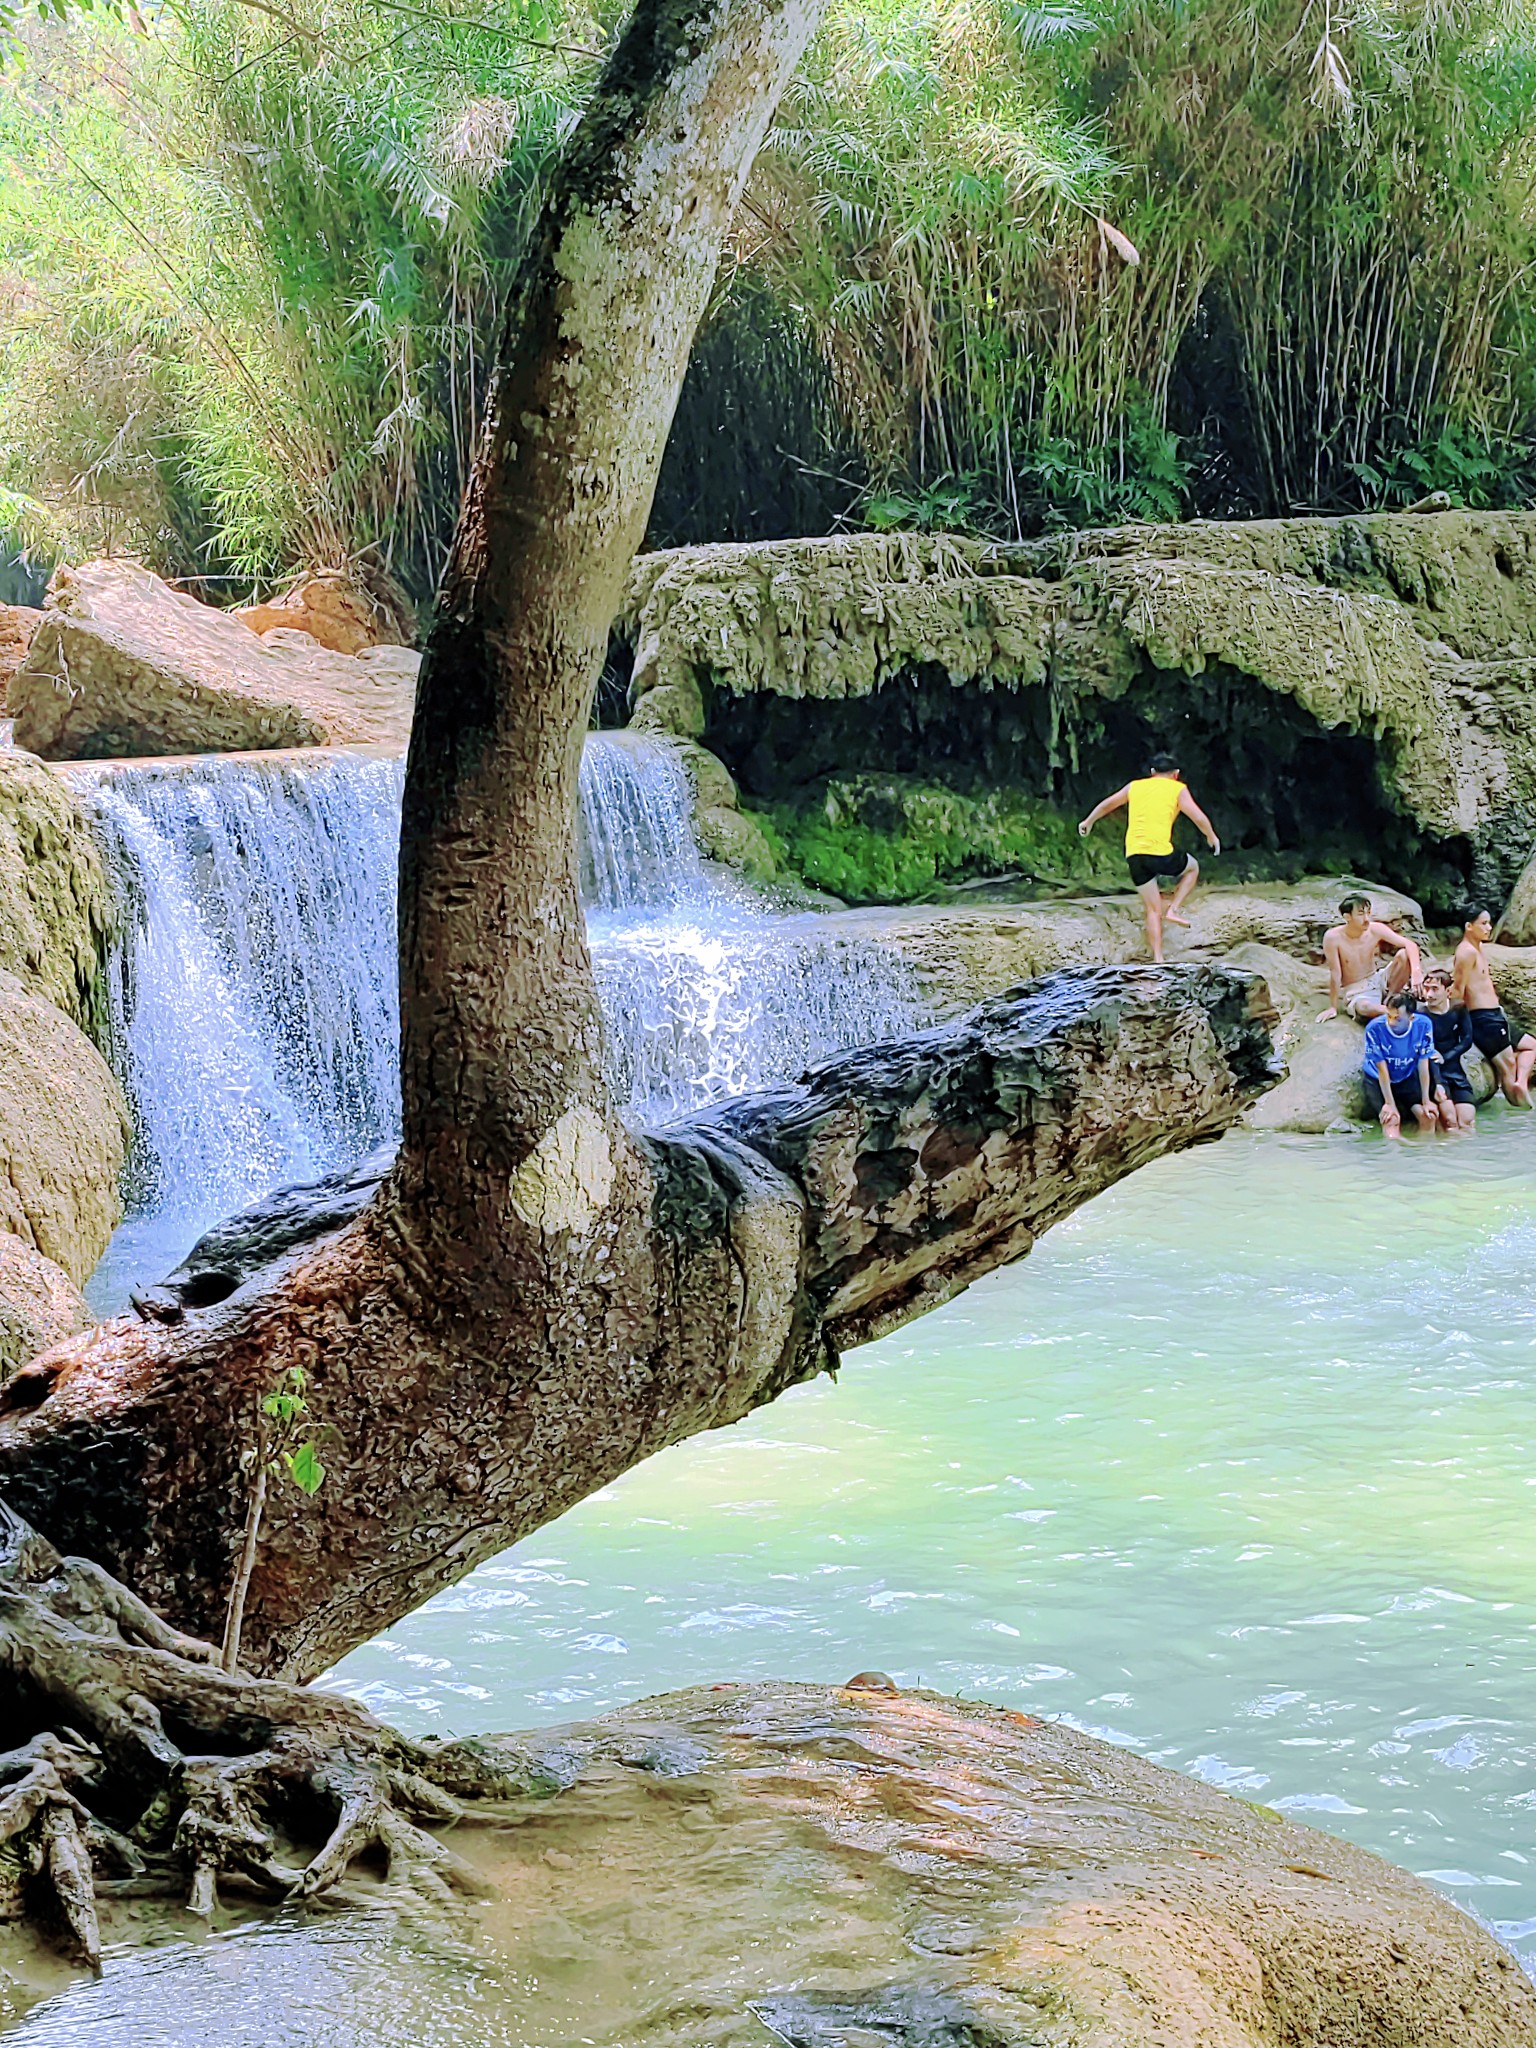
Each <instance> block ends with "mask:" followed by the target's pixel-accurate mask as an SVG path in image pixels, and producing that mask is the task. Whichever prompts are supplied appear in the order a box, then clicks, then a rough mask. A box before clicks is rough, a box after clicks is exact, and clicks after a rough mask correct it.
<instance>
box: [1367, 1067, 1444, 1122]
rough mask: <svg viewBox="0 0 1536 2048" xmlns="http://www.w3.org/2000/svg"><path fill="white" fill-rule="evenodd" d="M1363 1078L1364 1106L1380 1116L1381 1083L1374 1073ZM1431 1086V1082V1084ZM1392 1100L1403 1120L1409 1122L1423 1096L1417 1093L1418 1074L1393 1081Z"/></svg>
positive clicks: (1372, 1113)
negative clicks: (1404, 1079) (1403, 1079)
mask: <svg viewBox="0 0 1536 2048" xmlns="http://www.w3.org/2000/svg"><path fill="white" fill-rule="evenodd" d="M1364 1080H1365V1106H1366V1108H1367V1109H1368V1110H1369V1111H1370V1113H1371V1115H1372V1116H1380V1115H1381V1110H1382V1096H1381V1083H1380V1082H1379V1081H1378V1080H1377V1078H1376V1076H1375V1075H1374V1074H1366V1075H1365V1076H1364ZM1431 1087H1433V1084H1431ZM1392 1100H1393V1101H1394V1102H1395V1103H1396V1104H1397V1107H1398V1110H1399V1112H1400V1113H1401V1115H1402V1116H1403V1118H1404V1120H1405V1121H1408V1122H1411V1121H1412V1118H1413V1112H1414V1111H1415V1110H1416V1109H1417V1108H1418V1107H1419V1105H1420V1104H1421V1103H1422V1102H1423V1100H1424V1097H1423V1096H1422V1095H1421V1094H1420V1093H1419V1077H1418V1075H1417V1074H1414V1075H1412V1076H1411V1077H1410V1078H1409V1079H1408V1080H1406V1081H1394V1082H1393V1083H1392Z"/></svg>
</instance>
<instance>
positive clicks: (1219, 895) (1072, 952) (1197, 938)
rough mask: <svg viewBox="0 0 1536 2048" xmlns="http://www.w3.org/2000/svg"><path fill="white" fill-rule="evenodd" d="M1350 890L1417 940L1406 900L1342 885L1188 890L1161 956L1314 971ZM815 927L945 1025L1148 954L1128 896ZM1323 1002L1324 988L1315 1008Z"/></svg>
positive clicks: (867, 917)
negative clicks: (906, 980) (1247, 957)
mask: <svg viewBox="0 0 1536 2048" xmlns="http://www.w3.org/2000/svg"><path fill="white" fill-rule="evenodd" d="M1352 887H1363V888H1365V889H1366V890H1368V892H1369V894H1370V896H1371V899H1372V901H1373V903H1374V904H1375V905H1376V908H1377V913H1378V915H1379V916H1381V917H1384V918H1387V919H1389V920H1390V921H1392V922H1393V923H1394V924H1396V925H1398V926H1399V927H1400V928H1401V929H1403V930H1404V931H1407V932H1410V933H1413V934H1414V935H1415V936H1419V935H1420V934H1421V933H1422V925H1421V923H1420V919H1419V907H1418V905H1417V904H1416V903H1415V902H1414V901H1413V900H1412V898H1411V897H1408V896H1403V895H1401V894H1399V893H1398V892H1397V891H1395V890H1392V889H1385V888H1382V887H1380V886H1379V885H1377V884H1375V883H1360V882H1358V881H1355V880H1354V879H1352V878H1350V877H1344V876H1335V877H1327V878H1318V879H1312V880H1307V881H1304V882H1298V883H1282V882H1265V883H1254V884H1252V885H1250V886H1249V887H1247V888H1238V889H1200V890H1198V891H1197V892H1196V894H1195V895H1194V897H1193V898H1192V899H1191V901H1190V904H1189V915H1190V929H1189V930H1188V931H1187V932H1184V931H1180V932H1170V933H1169V934H1168V939H1167V954H1168V958H1169V960H1170V962H1173V961H1179V960H1188V959H1197V960H1215V959H1229V958H1232V957H1233V956H1234V955H1235V954H1237V953H1238V951H1239V949H1240V948H1242V947H1244V946H1246V945H1250V944H1253V943H1255V942H1257V943H1258V944H1260V945H1262V946H1265V947H1274V948H1276V949H1278V951H1280V952H1281V953H1283V954H1285V955H1287V956H1289V957H1290V958H1291V959H1293V960H1299V961H1302V962H1308V963H1316V962H1320V961H1321V958H1322V944H1323V934H1324V932H1325V931H1326V930H1327V928H1328V926H1329V925H1330V924H1336V923H1337V922H1338V908H1337V906H1338V900H1339V897H1340V896H1341V895H1343V894H1344V893H1345V892H1346V890H1348V889H1350V888H1352ZM819 929H821V930H823V931H825V932H826V933H828V934H829V935H835V934H838V933H846V934H847V935H849V936H850V937H858V938H861V939H863V940H866V941H869V940H873V941H874V942H875V943H876V944H880V945H886V946H889V947H891V948H893V949H894V950H897V951H899V952H901V953H902V954H903V955H904V956H905V957H906V958H907V959H908V960H909V961H910V962H911V963H912V965H913V967H914V968H915V969H916V972H917V975H918V979H919V981H920V982H921V984H922V985H923V987H924V989H925V990H926V991H927V993H928V994H929V996H930V998H931V999H932V1000H933V1001H934V1003H935V1004H937V1005H938V1006H939V1010H940V1013H941V1014H942V1015H945V1016H950V1015H954V1014H956V1013H957V1012H958V1011H960V1010H963V1009H965V1008H967V1007H968V1006H969V1005H970V1004H971V1003H974V1002H977V1001H979V1000H980V999H981V998H982V997H983V996H989V995H996V994H998V993H999V992H1000V991H1001V990H1003V989H1007V988H1012V987H1015V986H1016V985H1017V984H1018V983H1020V982H1022V981H1027V980H1029V979H1030V977H1031V976H1033V975H1036V974H1045V973H1048V972H1049V971H1050V970H1051V969H1053V968H1056V967H1068V966H1074V967H1087V966H1099V965H1108V964H1110V963H1112V962H1115V961H1124V960H1139V959H1142V958H1144V957H1145V947H1146V935H1145V932H1144V929H1143V925H1142V914H1141V906H1140V903H1139V902H1138V900H1137V899H1136V898H1135V897H1134V896H1101V897H1086V896H1084V897H1068V898H1057V899H1055V900H1053V901H1050V902H1043V903H1020V904H1007V905H1004V904H995V905H994V904H977V905H976V906H975V907H971V906H966V907H965V908H963V909H962V908H958V907H955V906H953V905H941V906H936V907H933V908H927V907H923V908H916V909H906V910H848V911H842V912H839V913H836V914H834V915H833V916H831V917H829V918H827V919H826V920H825V921H824V923H823V924H822V925H821V926H820V927H819ZM1325 1000H1326V988H1325V994H1324V997H1323V998H1320V999H1319V1002H1318V1004H1317V1008H1318V1009H1321V1008H1322V1007H1323V1003H1324V1001H1325Z"/></svg>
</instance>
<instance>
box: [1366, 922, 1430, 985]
mask: <svg viewBox="0 0 1536 2048" xmlns="http://www.w3.org/2000/svg"><path fill="white" fill-rule="evenodd" d="M1371 930H1372V931H1373V932H1374V933H1375V935H1376V937H1377V939H1378V940H1379V941H1380V943H1381V944H1382V945H1383V946H1385V947H1386V948H1387V950H1388V952H1390V953H1406V954H1407V955H1408V983H1409V986H1410V987H1411V988H1414V989H1419V988H1422V987H1423V985H1424V963H1423V962H1422V961H1421V960H1420V958H1419V949H1418V947H1417V946H1416V945H1415V944H1414V943H1413V941H1412V939H1409V938H1405V937H1404V936H1403V934H1402V933H1401V932H1398V931H1394V930H1393V929H1392V927H1391V925H1389V924H1373V925H1372V926H1371Z"/></svg>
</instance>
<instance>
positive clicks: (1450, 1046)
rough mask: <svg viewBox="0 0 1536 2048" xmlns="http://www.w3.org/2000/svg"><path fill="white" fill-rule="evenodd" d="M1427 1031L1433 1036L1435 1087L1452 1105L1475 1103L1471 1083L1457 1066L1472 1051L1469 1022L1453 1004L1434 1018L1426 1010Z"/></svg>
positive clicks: (1463, 1012)
mask: <svg viewBox="0 0 1536 2048" xmlns="http://www.w3.org/2000/svg"><path fill="white" fill-rule="evenodd" d="M1425 1015H1426V1016H1428V1018H1429V1028H1430V1030H1431V1031H1432V1032H1433V1033H1434V1038H1435V1051H1436V1052H1437V1053H1439V1055H1440V1065H1439V1069H1438V1072H1437V1075H1436V1086H1437V1087H1440V1088H1443V1089H1444V1090H1445V1092H1446V1094H1447V1095H1448V1096H1449V1097H1450V1098H1451V1100H1452V1102H1473V1103H1475V1102H1476V1100H1477V1097H1476V1095H1475V1094H1474V1093H1473V1089H1472V1083H1471V1082H1470V1081H1469V1080H1468V1079H1467V1070H1466V1068H1465V1067H1464V1066H1463V1065H1462V1064H1461V1063H1462V1061H1463V1060H1464V1059H1465V1058H1466V1056H1467V1054H1468V1053H1469V1052H1470V1051H1471V1050H1472V1046H1473V1042H1474V1041H1473V1038H1472V1019H1471V1018H1470V1017H1469V1016H1468V1014H1467V1012H1466V1011H1465V1010H1464V1009H1463V1008H1462V1006H1461V1004H1460V1003H1453V1004H1452V1005H1451V1007H1450V1008H1449V1009H1448V1010H1442V1011H1441V1012H1440V1014H1439V1015H1438V1016H1436V1014H1435V1013H1434V1012H1433V1011H1432V1010H1430V1011H1426V1012H1425Z"/></svg>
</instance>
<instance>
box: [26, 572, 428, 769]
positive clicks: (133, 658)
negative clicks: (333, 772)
mask: <svg viewBox="0 0 1536 2048" xmlns="http://www.w3.org/2000/svg"><path fill="white" fill-rule="evenodd" d="M419 665H420V661H419V657H418V656H417V655H416V654H415V653H413V652H412V651H411V650H410V649H408V648H404V647H374V648H369V649H366V650H365V651H364V652H362V653H361V654H356V655H349V654H334V653H332V652H330V650H329V649H327V648H324V647H322V646H320V645H319V644H318V642H317V641H315V640H314V639H313V638H312V637H311V636H310V634H308V633H307V632H300V631H299V630H298V629H297V628H295V627H292V626H287V627H277V628H274V629H273V630H272V631H270V632H268V633H267V634H266V635H265V636H262V637H258V636H257V635H255V634H253V633H252V632H251V631H250V629H249V627H248V626H246V625H244V624H243V623H242V622H241V621H240V620H239V619H238V618H236V617H235V616H234V614H233V613H230V612H221V611H217V610H215V609H214V608H213V607H212V606H210V605H205V604H199V603H198V602H197V600H196V599H195V598H192V597H188V596H186V595H185V594H183V593H182V592H179V591H175V590H172V589H171V587H170V586H169V584H166V583H163V582H161V580H160V578H159V577H158V576H152V575H151V574H150V573H149V572H148V571H147V570H145V569H142V568H140V567H138V566H137V565H136V564H134V563H131V562H90V563H86V564H85V565H84V566H83V567H81V568H78V569H69V570H60V571H59V573H58V574H57V575H56V576H55V578H54V581H53V584H52V585H51V586H50V589H49V602H48V606H47V609H46V610H45V611H44V613H43V617H42V622H41V624H40V625H39V626H38V629H37V631H36V633H35V634H34V635H33V639H32V644H31V646H30V648H29V649H28V651H27V657H26V660H25V661H24V662H23V663H22V664H21V667H20V668H19V669H18V670H17V671H16V674H15V676H14V677H13V678H12V681H11V688H10V703H11V709H12V712H13V714H14V717H15V721H16V735H15V736H16V743H17V745H18V746H22V747H28V748H30V749H31V750H32V751H33V752H35V753H38V754H41V755H43V756H44V758H45V759H49V760H97V759H102V758H105V757H109V756H111V755H115V754H178V753H226V752H232V751H238V750H241V749H245V748H268V747H306V746H310V747H313V746H336V745H372V746H380V747H386V748H389V749H390V750H391V751H400V750H402V749H403V748H404V746H405V743H406V740H407V739H408V738H409V735H410V722H411V709H412V705H413V702H414V697H415V682H416V671H417V668H418V667H419Z"/></svg>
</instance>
